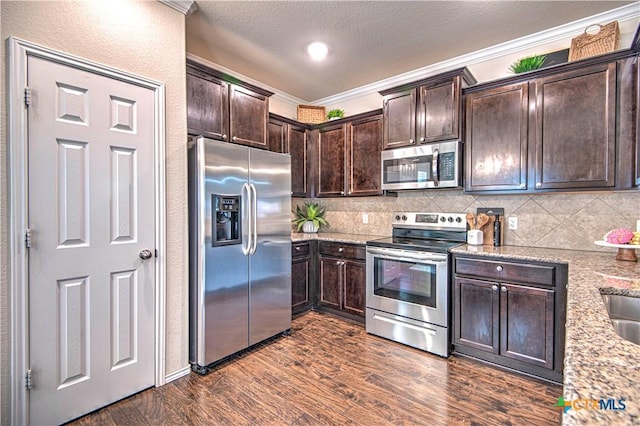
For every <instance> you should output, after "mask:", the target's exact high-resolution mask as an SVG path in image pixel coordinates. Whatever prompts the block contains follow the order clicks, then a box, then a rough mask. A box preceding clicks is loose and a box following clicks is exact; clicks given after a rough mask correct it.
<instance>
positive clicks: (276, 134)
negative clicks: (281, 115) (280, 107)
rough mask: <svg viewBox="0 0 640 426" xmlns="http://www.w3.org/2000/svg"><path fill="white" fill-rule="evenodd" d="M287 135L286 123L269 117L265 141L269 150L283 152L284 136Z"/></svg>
mask: <svg viewBox="0 0 640 426" xmlns="http://www.w3.org/2000/svg"><path fill="white" fill-rule="evenodd" d="M286 136H287V124H286V123H283V122H282V121H279V120H274V119H272V118H270V119H269V124H268V126H267V141H268V146H269V151H273V152H285V151H284V150H285V145H286V142H285V138H286Z"/></svg>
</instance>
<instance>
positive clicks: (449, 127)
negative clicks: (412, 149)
mask: <svg viewBox="0 0 640 426" xmlns="http://www.w3.org/2000/svg"><path fill="white" fill-rule="evenodd" d="M419 90H420V98H419V99H420V100H419V102H418V104H419V110H418V116H417V117H418V118H417V128H418V132H417V133H418V134H417V136H418V138H419V141H420V143H427V142H436V141H441V140H447V139H458V137H459V135H460V130H459V128H460V77H454V78H453V79H447V80H445V81H439V82H434V83H433V84H430V85H428V86H422V87H420V89H419Z"/></svg>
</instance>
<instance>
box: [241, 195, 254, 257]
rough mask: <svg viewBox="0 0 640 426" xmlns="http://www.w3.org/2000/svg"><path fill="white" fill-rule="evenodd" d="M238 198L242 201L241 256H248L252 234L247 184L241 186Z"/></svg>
mask: <svg viewBox="0 0 640 426" xmlns="http://www.w3.org/2000/svg"><path fill="white" fill-rule="evenodd" d="M240 197H241V199H242V201H241V202H242V225H241V226H242V236H241V237H240V238H241V239H242V254H244V255H245V256H250V255H251V253H250V252H251V244H252V237H253V233H252V230H251V225H252V223H251V187H250V186H249V184H248V183H243V184H242V193H241V194H240ZM245 236H246V238H245Z"/></svg>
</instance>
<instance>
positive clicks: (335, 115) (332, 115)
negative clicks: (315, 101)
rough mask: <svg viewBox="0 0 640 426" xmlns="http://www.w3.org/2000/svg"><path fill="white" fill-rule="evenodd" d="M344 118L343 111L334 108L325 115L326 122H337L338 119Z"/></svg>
mask: <svg viewBox="0 0 640 426" xmlns="http://www.w3.org/2000/svg"><path fill="white" fill-rule="evenodd" d="M342 117H344V110H343V109H339V108H334V109H332V110H330V111H329V112H328V113H327V119H328V120H337V119H339V118H342Z"/></svg>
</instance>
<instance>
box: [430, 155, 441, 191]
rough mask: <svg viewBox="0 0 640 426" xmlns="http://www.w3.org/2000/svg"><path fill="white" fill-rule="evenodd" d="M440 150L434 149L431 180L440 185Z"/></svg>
mask: <svg viewBox="0 0 640 426" xmlns="http://www.w3.org/2000/svg"><path fill="white" fill-rule="evenodd" d="M439 153H440V152H439V150H438V149H437V148H436V149H434V150H433V156H432V158H431V180H433V184H434V185H435V186H438V181H439V180H440V166H439V165H438V154H439Z"/></svg>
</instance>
